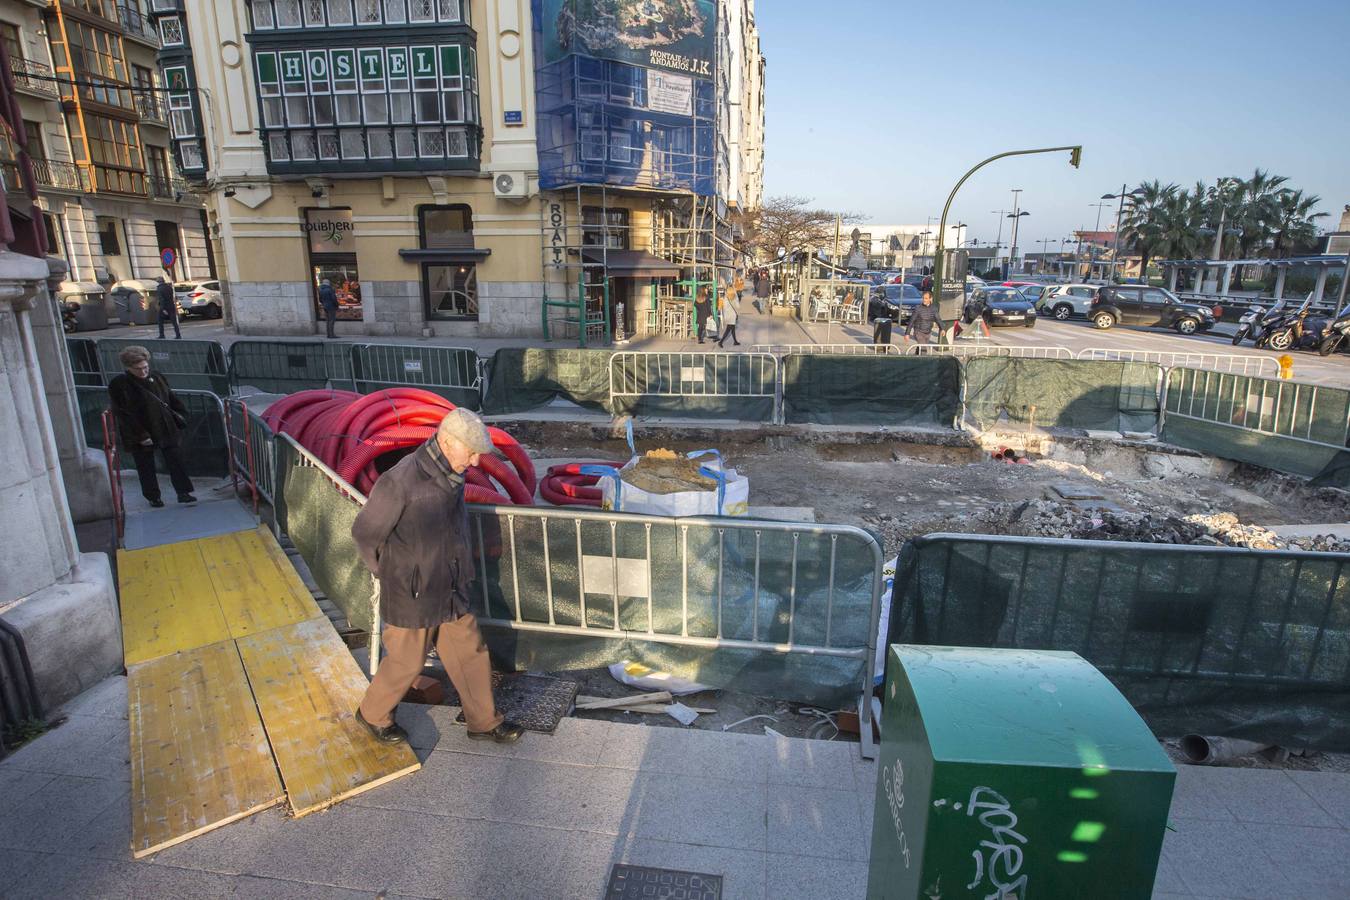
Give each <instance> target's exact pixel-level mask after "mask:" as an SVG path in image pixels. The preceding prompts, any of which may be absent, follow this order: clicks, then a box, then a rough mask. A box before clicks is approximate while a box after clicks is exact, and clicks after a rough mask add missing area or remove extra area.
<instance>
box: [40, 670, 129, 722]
mask: <svg viewBox="0 0 1350 900" xmlns="http://www.w3.org/2000/svg"><path fill="white" fill-rule="evenodd" d="M55 715H57V716H67V717H68V716H93V717H95V718H101V719H122V720H123V721H125V720H126V717H127V677H126V676H125V675H113V676H111V677H109V678H105V679H103V680H102V681H100V682H99V683H98V684H96V685H94V686H93V687H91V688H90V689H89V690H87V691H85V692H84V693H83V694H80V695H79V696H78V697H76V698H75V699H73V700H71V701H69V702H68V703H66V705H65V706H62V707H61V708H60V709H59V710H57V711H56V713H55Z"/></svg>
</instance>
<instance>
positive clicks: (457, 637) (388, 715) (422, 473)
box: [352, 408, 523, 744]
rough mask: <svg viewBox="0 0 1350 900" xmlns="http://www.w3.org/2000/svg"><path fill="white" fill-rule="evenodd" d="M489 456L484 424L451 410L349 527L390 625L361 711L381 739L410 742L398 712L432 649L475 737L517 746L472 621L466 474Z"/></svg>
mask: <svg viewBox="0 0 1350 900" xmlns="http://www.w3.org/2000/svg"><path fill="white" fill-rule="evenodd" d="M492 452H493V448H492V439H491V438H490V437H489V436H488V431H487V427H486V426H485V425H484V424H483V420H482V419H480V418H478V416H477V415H475V414H474V413H472V412H470V411H469V410H467V409H463V408H460V409H453V410H451V411H450V412H449V414H448V415H446V417H445V418H444V419H443V420H441V423H440V426H439V427H438V428H437V429H436V433H435V434H434V435H432V437H431V438H430V439H429V440H428V441H427V442H426V443H425V444H423V445H422V446H421V447H419V448H418V449H417V450H416V451H415V452H413V453H411V454H409V455H408V456H405V457H404V458H403V459H402V460H400V461H399V462H398V464H397V465H395V466H394V467H393V468H392V469H390V470H389V471H387V472H385V473H384V474H383V475H381V476H380V480H379V481H377V482H375V487H374V488H373V489H372V490H371V492H370V498H369V499H368V500H367V501H366V505H365V506H363V507H362V508H361V512H360V513H358V514H357V516H356V521H355V522H354V523H353V524H352V538H353V539H354V540H355V541H356V549H357V551H358V552H359V553H360V554H361V559H362V560H363V561H364V562H365V564H366V568H367V569H369V570H370V573H371V574H372V575H373V576H375V578H376V579H378V592H379V597H380V617H381V619H382V620H383V621H384V647H385V651H386V652H385V657H384V659H383V660H381V661H380V666H379V669H378V670H377V671H376V674H375V678H374V679H373V680H372V681H371V682H370V687H369V688H368V689H367V690H366V694H365V697H364V698H363V699H362V700H361V705H360V707H358V708H357V710H356V719H357V721H358V722H360V723H361V724H362V725H364V726H365V727H366V728H367V729H368V730H369V731H370V733H371V734H372V735H374V736H375V738H376V739H378V740H381V741H384V742H386V743H391V744H392V743H397V742H399V741H405V740H407V739H408V733H407V732H406V731H404V730H403V729H402V728H400V727H399V725H398V723H397V722H396V721H394V710H395V708H396V707H397V706H398V704H399V702H400V701H401V700H402V699H403V695H404V694H406V693H407V692H408V688H410V687H411V686H412V683H413V679H415V678H416V677H417V676H418V675H420V674H422V667H423V666H424V665H425V664H426V658H427V653H428V652H429V651H430V650H431V648H432V647H433V646H434V647H435V648H436V653H437V655H438V656H439V657H440V659H441V663H442V664H443V665H444V666H445V671H446V674H447V675H449V676H450V681H451V683H452V684H454V686H455V690H457V691H458V692H459V696H460V703H461V705H462V707H463V710H464V722H465V724H466V725H467V726H468V729H469V738H470V739H472V740H476V741H495V742H496V743H499V744H509V743H513V742H515V741H517V740H519V739H520V735H521V733H522V731H523V729H522V728H521V727H520V726H519V725H516V724H514V723H512V722H507V721H504V720H503V718H502V716H501V714H500V713H498V712H497V707H496V703H495V702H494V700H493V698H492V663H491V661H490V660H489V659H488V652H487V647H486V646H485V645H484V643H483V636H482V634H481V633H480V632H479V630H478V620H477V619H476V618H475V617H474V615H473V614H472V613H471V612H469V600H468V597H469V586H470V584H471V583H472V582H473V578H474V561H473V549H472V547H471V546H470V542H469V510H468V507H467V506H466V505H465V503H464V472H465V470H467V469H468V468H469V467H470V466H474V465H477V464H478V459H479V457H480V456H481V455H483V454H487V453H492Z"/></svg>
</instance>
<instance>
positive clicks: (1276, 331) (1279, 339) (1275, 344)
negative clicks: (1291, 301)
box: [1256, 297, 1312, 350]
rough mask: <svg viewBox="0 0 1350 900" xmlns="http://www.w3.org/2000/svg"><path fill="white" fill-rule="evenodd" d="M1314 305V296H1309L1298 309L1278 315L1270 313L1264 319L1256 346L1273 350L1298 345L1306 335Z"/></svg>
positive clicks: (1291, 347)
mask: <svg viewBox="0 0 1350 900" xmlns="http://www.w3.org/2000/svg"><path fill="white" fill-rule="evenodd" d="M1310 306H1312V297H1308V298H1307V299H1306V300H1304V301H1303V302H1302V303H1301V304H1299V306H1298V308H1297V309H1294V310H1292V311H1290V312H1287V313H1283V314H1281V315H1278V316H1274V317H1270V316H1269V315H1268V316H1267V317H1266V318H1265V319H1263V320H1262V322H1261V325H1262V331H1263V333H1262V335H1261V336H1260V337H1258V338H1257V339H1256V346H1258V347H1268V348H1269V349H1271V350H1289V349H1293V348H1295V347H1296V345H1297V344H1299V343H1300V342H1301V341H1302V340H1303V337H1304V333H1305V330H1306V326H1307V319H1308V315H1309V307H1310Z"/></svg>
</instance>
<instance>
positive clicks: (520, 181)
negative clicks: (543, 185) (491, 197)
mask: <svg viewBox="0 0 1350 900" xmlns="http://www.w3.org/2000/svg"><path fill="white" fill-rule="evenodd" d="M528 188H529V180H528V179H527V178H526V177H525V173H524V172H498V173H497V174H496V175H494V176H493V177H492V193H494V194H496V195H497V196H498V197H501V198H503V199H507V200H524V199H525V198H526V197H527V196H529V192H528Z"/></svg>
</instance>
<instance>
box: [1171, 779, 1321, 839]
mask: <svg viewBox="0 0 1350 900" xmlns="http://www.w3.org/2000/svg"><path fill="white" fill-rule="evenodd" d="M1177 768H1178V769H1181V768H1183V767H1181V766H1178V767H1177ZM1187 768H1189V771H1187V772H1186V774H1185V776H1184V777H1186V778H1189V779H1193V780H1196V781H1198V782H1199V785H1200V787H1201V789H1202V790H1208V791H1210V792H1212V793H1213V794H1214V796H1216V797H1220V798H1222V800H1223V803H1224V805H1225V806H1226V807H1227V808H1228V811H1229V812H1231V813H1232V814H1233V817H1234V818H1236V819H1237V820H1238V821H1239V822H1259V823H1262V824H1266V825H1307V826H1315V827H1323V828H1325V827H1334V826H1336V825H1337V824H1338V823H1337V822H1336V820H1335V819H1333V818H1332V817H1331V815H1330V814H1329V813H1327V812H1326V810H1324V809H1323V808H1322V807H1321V806H1319V805H1318V804H1317V803H1316V802H1313V801H1312V799H1311V798H1310V797H1309V796H1308V795H1307V793H1306V792H1304V791H1303V790H1302V789H1300V788H1299V787H1298V784H1297V783H1296V782H1295V781H1294V780H1293V779H1292V778H1290V777H1289V774H1288V773H1287V772H1285V771H1283V770H1280V769H1233V768H1224V767H1218V766H1214V767H1210V766H1190V767H1187Z"/></svg>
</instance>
